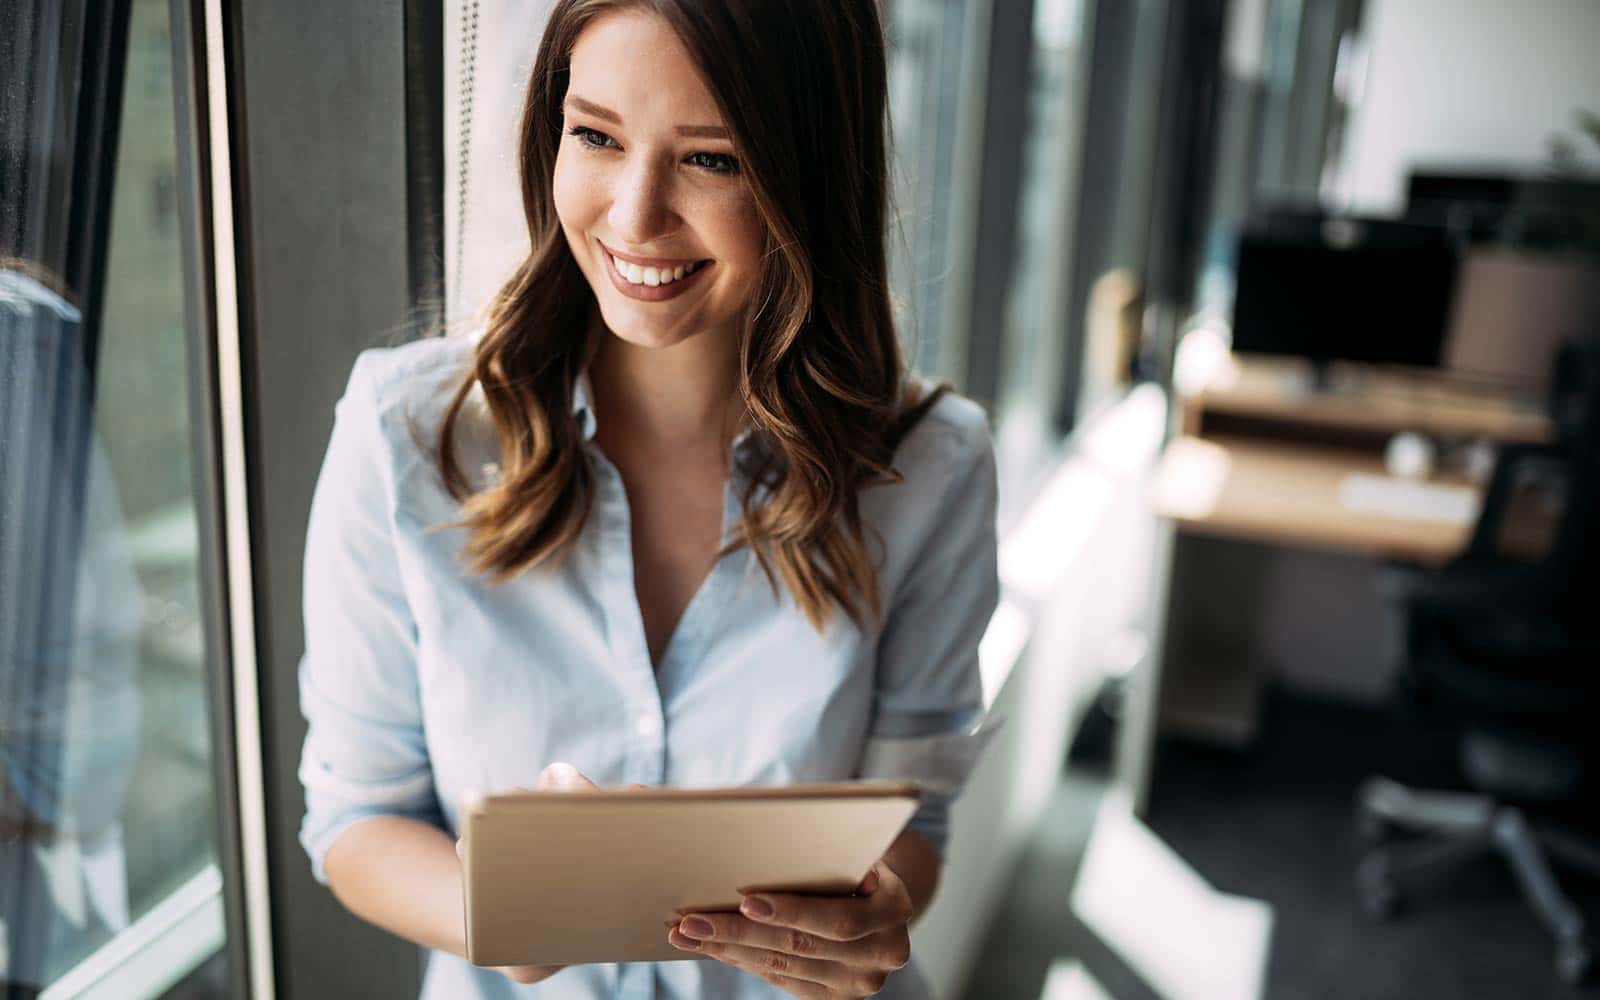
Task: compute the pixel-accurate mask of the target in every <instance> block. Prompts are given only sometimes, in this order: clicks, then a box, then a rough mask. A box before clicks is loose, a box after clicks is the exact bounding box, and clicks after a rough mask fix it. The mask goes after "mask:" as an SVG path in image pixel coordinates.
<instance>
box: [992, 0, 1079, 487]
mask: <svg viewBox="0 0 1600 1000" xmlns="http://www.w3.org/2000/svg"><path fill="white" fill-rule="evenodd" d="M1093 6H1094V5H1093V4H1092V3H1085V2H1084V0H1037V2H1036V4H1035V6H1034V8H1033V25H1032V36H1033V37H1032V45H1033V55H1032V59H1031V72H1030V75H1029V82H1028V90H1027V93H1026V94H1023V95H1020V97H1021V99H1022V100H1023V101H1024V102H1025V103H1026V106H1027V130H1026V132H1025V134H1024V138H1023V161H1022V177H1021V185H1020V191H1019V193H1018V197H1017V204H1016V214H1017V226H1016V250H1015V252H1014V253H1013V254H1012V257H1011V259H1012V261H1013V264H1012V269H1011V274H1010V280H1009V287H1008V289H1007V292H1006V304H1005V321H1004V330H1005V332H1004V341H1003V345H1004V350H1003V368H1002V375H1001V384H1000V393H999V401H1000V412H999V413H998V415H997V416H998V420H997V423H998V425H999V434H1000V442H999V443H1000V454H1001V456H1002V460H1003V473H1004V474H1005V475H1007V476H1008V481H1007V482H1006V485H1008V486H1011V487H1012V491H1011V492H1013V493H1026V492H1027V489H1026V485H1025V483H1024V482H1019V481H1012V480H1014V479H1015V478H1016V477H1023V478H1027V477H1031V476H1033V475H1035V474H1037V473H1038V472H1039V471H1040V470H1041V469H1042V468H1044V467H1046V465H1047V463H1046V462H1045V461H1044V458H1045V456H1046V452H1047V450H1048V449H1049V448H1050V447H1051V446H1052V445H1053V444H1054V441H1055V438H1056V430H1055V426H1054V425H1055V412H1054V410H1055V405H1056V400H1057V398H1058V396H1059V393H1060V388H1059V386H1060V382H1061V374H1062V369H1063V365H1064V361H1063V359H1062V352H1063V351H1064V350H1066V348H1067V345H1068V343H1069V342H1070V341H1069V338H1068V335H1067V327H1068V325H1069V324H1074V323H1076V322H1077V320H1078V318H1077V317H1073V316H1070V315H1068V313H1067V308H1066V296H1065V294H1064V293H1065V291H1066V289H1067V286H1068V282H1069V279H1070V277H1071V275H1072V273H1073V254H1074V249H1075V246H1076V235H1077V225H1076V215H1077V206H1078V178H1079V166H1080V164H1081V162H1082V158H1083V152H1082V113H1083V108H1084V90H1085V87H1086V83H1087V80H1088V68H1087V61H1088V46H1086V45H1085V44H1084V36H1085V27H1086V24H1087V20H1088V17H1089V15H1090V14H1091V13H1092V9H1093Z"/></svg>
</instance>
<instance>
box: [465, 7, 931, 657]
mask: <svg viewBox="0 0 1600 1000" xmlns="http://www.w3.org/2000/svg"><path fill="white" fill-rule="evenodd" d="M620 8H640V9H643V10H646V11H649V12H652V13H654V14H656V15H657V16H659V17H661V18H663V19H664V20H665V21H666V22H667V23H668V24H669V25H670V26H671V27H672V29H673V30H674V32H675V33H676V34H677V35H678V37H679V38H680V39H681V40H682V41H683V43H684V45H685V47H686V48H687V49H688V51H689V53H690V55H691V56H692V57H693V58H694V60H695V61H696V63H697V64H698V66H699V68H700V71H701V73H702V74H703V75H704V77H705V79H706V82H707V84H708V86H709V88H710V90H711V92H712V94H713V95H715V97H716V100H717V103H718V106H719V108H720V110H721V112H722V116H723V119H724V121H725V123H726V124H727V126H728V129H729V132H730V134H731V136H732V139H733V146H734V150H735V155H736V156H737V157H738V158H739V160H740V163H741V165H742V171H741V172H742V174H743V176H744V178H745V182H746V183H747V184H749V186H750V189H751V191H752V193H753V196H754V201H755V203H756V206H757V209H758V212H759V214H760V216H761V218H762V220H763V221H764V223H765V229H766V236H765V246H764V252H763V254H762V265H761V269H760V274H759V277H758V279H757V287H756V288H755V289H754V292H753V295H752V297H751V306H750V310H749V313H748V317H749V318H748V323H747V326H746V328H745V330H744V331H743V333H742V335H741V342H740V348H739V383H738V386H739V393H740V396H741V398H742V401H743V403H744V405H745V407H746V408H747V410H748V414H749V419H750V421H751V425H752V427H753V428H754V430H755V431H756V433H758V434H759V435H760V437H759V440H760V442H761V444H762V445H763V447H762V448H760V449H758V455H759V458H758V459H757V461H756V462H755V464H754V467H753V468H751V469H750V470H749V472H750V475H749V478H748V480H747V484H748V485H747V488H746V490H745V492H744V495H743V498H742V503H743V512H742V516H741V517H740V520H739V522H738V525H737V527H736V529H735V533H734V537H733V538H732V539H731V540H730V541H729V543H728V545H727V546H726V548H725V549H724V550H723V552H722V553H721V554H723V555H725V554H727V553H728V552H730V551H733V550H736V549H738V548H741V547H744V546H748V547H749V548H750V549H751V551H752V552H753V553H754V555H755V557H756V559H757V560H758V561H759V563H760V565H761V567H762V569H763V570H764V571H765V573H766V575H767V578H768V580H769V581H770V582H771V583H772V585H773V587H774V589H775V590H776V588H777V586H778V581H779V580H780V579H781V581H782V583H783V584H784V585H785V586H786V587H787V588H788V590H789V591H790V593H791V594H792V595H793V597H794V600H795V602H796V604H797V605H798V607H799V608H800V610H801V611H802V613H804V614H805V616H806V618H807V619H808V620H809V621H810V622H811V624H812V625H813V626H814V627H815V628H817V629H818V630H819V631H820V630H822V629H823V628H824V627H826V625H827V624H828V622H829V621H830V620H831V618H832V614H833V610H834V608H835V607H838V608H840V609H842V610H843V611H844V612H845V614H846V615H848V616H849V617H850V618H851V620H852V621H854V622H856V623H857V624H861V623H862V621H863V619H865V618H870V619H872V620H873V621H880V620H881V618H882V611H883V607H882V604H883V602H882V597H881V595H880V593H879V590H878V575H877V569H876V567H875V565H874V560H873V558H872V556H871V554H870V552H869V548H868V544H867V538H866V526H865V524H864V522H863V521H862V518H861V513H860V507H859V503H858V493H859V491H860V490H861V489H862V488H863V487H864V486H867V485H871V484H874V483H881V482H895V481H898V480H899V476H898V474H897V473H896V472H895V471H894V470H893V468H892V467H891V464H890V463H891V461H892V459H893V456H894V452H895V449H896V447H897V446H898V444H899V442H900V440H901V439H902V438H903V437H904V435H905V433H906V432H907V431H908V430H909V429H910V428H911V427H912V426H913V425H914V424H915V423H916V421H917V420H919V419H920V418H921V417H922V416H923V415H924V414H925V413H926V412H927V410H928V409H929V408H930V407H931V406H932V405H933V404H934V402H936V401H937V399H938V397H939V396H940V394H942V393H943V392H944V391H945V387H944V386H940V387H938V388H937V389H935V390H933V391H929V392H919V391H917V390H916V389H915V388H914V383H913V382H912V381H911V380H910V379H909V377H908V372H907V369H906V363H905V358H904V356H903V354H902V352H901V348H900V342H899V338H898V337H897V336H896V332H895V325H894V317H893V313H892V309H891V305H890V297H889V287H888V264H887V261H886V258H885V246H884V244H885V220H886V217H887V214H888V197H889V191H888V152H887V93H886V91H887V81H886V75H885V51H884V34H883V26H882V23H881V21H880V20H879V14H878V10H877V5H876V3H875V2H874V0H558V2H557V3H556V4H555V7H554V10H553V11H552V12H551V15H550V20H549V24H548V26H547V27H546V29H545V33H544V38H543V40H542V41H541V43H540V45H539V53H538V57H537V59H536V61H535V63H534V67H533V72H532V76H531V77H530V79H529V81H528V92H527V99H526V103H525V105H524V109H523V115H522V124H521V137H520V163H521V181H522V204H523V210H524V213H525V214H526V216H527V224H528V233H529V236H530V238H531V242H532V246H531V248H530V251H529V253H528V256H527V258H526V259H525V260H523V261H522V263H521V264H520V265H519V266H518V267H517V269H516V271H515V272H514V273H513V274H512V276H511V278H510V279H509V280H508V281H506V283H505V284H504V285H503V286H502V287H501V288H500V290H499V292H498V293H497V294H496V295H495V297H494V299H493V300H492V302H491V304H490V306H489V310H488V317H487V322H486V327H485V330H484V333H483V335H482V337H481V338H480V340H479V341H478V344H477V348H476V354H475V357H474V362H473V365H472V369H471V371H470V372H469V373H468V377H467V378H466V380H465V381H464V382H463V383H462V384H461V385H460V387H459V388H458V389H457V391H456V393H455V396H454V398H453V399H452V401H451V403H450V405H449V407H448V408H447V410H446V411H445V415H444V418H443V422H442V426H441V428H440V441H439V449H438V453H437V454H438V464H439V471H440V474H441V476H442V477H443V479H444V482H445V484H446V486H447V488H448V489H449V490H450V492H451V494H452V496H454V497H455V499H456V500H458V501H461V502H462V511H463V515H464V516H463V518H462V520H461V521H460V522H458V523H459V524H460V525H462V526H465V527H468V528H470V529H471V530H470V533H469V539H468V542H467V545H466V551H465V556H466V558H467V560H468V565H469V567H470V568H471V570H472V571H473V572H479V573H489V574H490V575H491V576H492V577H493V578H494V579H495V580H496V581H504V580H507V579H510V578H512V577H515V576H517V575H519V574H520V573H522V572H524V571H526V570H529V569H532V568H536V567H543V566H550V565H555V564H557V563H558V562H559V560H560V559H561V558H562V556H563V555H564V554H565V553H566V552H567V550H568V549H569V547H570V546H571V543H572V542H573V541H574V540H575V539H576V538H577V536H578V535H579V533H580V532H581V531H582V529H583V525H584V522H585V520H586V518H587V516H588V513H589V510H590V508H591V506H592V504H593V497H594V476H593V472H592V470H591V469H590V467H589V464H588V462H587V459H586V457H585V454H584V449H583V436H582V433H581V430H580V428H579V425H578V423H577V420H576V419H575V417H574V414H573V412H572V403H573V392H574V387H575V384H576V381H577V379H578V376H579V375H580V373H581V371H582V368H583V366H584V364H585V363H586V361H587V347H588V336H587V334H588V329H587V320H588V311H589V308H590V303H591V300H592V294H591V292H590V289H589V287H588V285H587V283H586V281H585V279H584V277H583V273H582V272H581V271H580V270H579V268H578V264H577V262H576V260H574V259H573V256H572V253H571V251H570V250H569V248H568V246H567V242H566V239H565V236H564V234H563V232H562V229H561V224H560V221H559V219H558V218H557V217H556V209H555V199H554V194H553V189H552V176H553V172H554V169H555V162H556V150H557V147H558V144H559V142H560V137H561V132H562V103H563V101H564V100H565V97H566V91H567V84H568V64H569V59H570V55H571V52H572V48H573V44H574V43H575V42H576V40H577V38H578V36H579V34H580V33H581V32H582V30H583V28H584V26H585V25H586V24H587V23H588V22H590V21H591V20H593V19H594V18H595V17H596V16H597V15H599V14H602V13H605V12H608V11H611V10H616V9H620ZM474 386H481V387H482V390H483V396H484V400H485V402H486V404H487V409H488V412H489V414H490V415H491V416H492V418H493V421H494V424H495V427H496V429H497V432H498V439H499V447H500V458H501V462H500V466H501V470H502V478H501V480H500V482H499V483H498V484H497V485H493V486H490V487H488V488H486V489H484V490H482V491H481V492H477V493H473V492H472V489H471V487H470V486H469V484H468V482H467V480H466V479H465V478H464V477H463V476H462V474H461V471H460V469H459V468H458V467H457V463H456V461H455V455H454V448H453V445H452V442H453V431H454V427H455V424H456V421H457V419H458V417H459V416H460V413H461V409H462V406H463V404H464V403H465V401H466V399H467V397H468V396H469V394H470V393H471V391H472V389H473V388H474Z"/></svg>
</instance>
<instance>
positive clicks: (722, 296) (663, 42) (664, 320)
mask: <svg viewBox="0 0 1600 1000" xmlns="http://www.w3.org/2000/svg"><path fill="white" fill-rule="evenodd" d="M564 113H565V120H564V122H563V128H562V136H561V145H560V148H559V150H558V152H557V154H556V166H555V204H556V214H557V215H558V216H559V217H560V219H561V228H562V230H563V231H564V232H565V233H566V237H567V245H568V246H569V247H571V248H572V255H573V256H574V257H575V258H577V261H578V266H579V267H580V268H582V269H583V274H584V277H585V278H587V279H588V280H589V287H590V288H592V289H594V295H595V299H596V301H598V302H599V304H600V312H601V315H602V317H603V318H604V320H605V324H606V326H607V327H608V328H609V329H610V330H611V331H612V332H613V333H614V334H616V335H617V336H618V337H621V338H622V339H623V340H626V341H628V342H630V343H633V344H638V345H640V346H643V347H670V346H672V345H673V344H678V343H682V342H683V341H684V340H686V339H688V338H689V337H693V336H696V335H708V336H714V337H736V336H737V335H738V332H739V325H740V321H741V319H742V318H743V316H744V310H745V307H746V305H747V303H748V301H749V299H750V294H751V290H752V289H753V288H754V287H755V281H756V274H757V267H758V265H759V262H760V256H761V245H762V234H763V226H762V224H761V221H760V218H759V217H758V215H757V212H756V206H755V199H754V198H753V196H752V195H751V193H750V191H749V189H748V188H747V186H746V184H745V181H744V178H743V176H742V174H741V173H740V170H741V166H740V164H739V163H737V162H736V161H735V160H734V158H733V143H732V142H731V140H730V138H729V135H728V132H727V130H726V127H725V125H724V123H723V121H722V116H721V114H720V113H719V112H718V110H717V105H716V101H714V100H713V99H712V96H711V92H710V91H709V90H708V89H707V88H706V85H705V83H704V82H703V81H702V80H701V78H700V72H699V70H698V69H697V68H696V66H695V64H694V61H693V60H692V59H691V58H690V56H689V53H688V52H687V51H686V50H685V49H684V47H683V44H682V43H681V42H680V41H679V40H678V36H677V35H676V34H674V33H673V31H672V29H671V28H670V27H669V26H668V25H667V23H666V22H665V21H663V20H661V19H660V18H659V17H656V16H655V15H652V14H648V13H644V12H640V11H620V12H616V13H612V14H607V15H604V16H602V17H599V18H596V19H595V20H594V21H593V22H591V23H590V24H589V25H588V27H586V28H585V29H584V30H583V32H582V34H580V35H579V36H578V40H577V42H576V43H575V44H574V46H573V49H572V62H571V76H570V79H569V83H568V87H567V96H566V103H565V107H564Z"/></svg>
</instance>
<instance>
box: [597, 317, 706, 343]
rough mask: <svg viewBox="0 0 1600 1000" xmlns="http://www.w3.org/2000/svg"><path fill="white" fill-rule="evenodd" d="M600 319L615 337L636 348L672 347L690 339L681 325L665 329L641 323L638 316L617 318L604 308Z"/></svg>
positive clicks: (653, 324)
mask: <svg viewBox="0 0 1600 1000" xmlns="http://www.w3.org/2000/svg"><path fill="white" fill-rule="evenodd" d="M600 318H601V319H603V320H605V324H606V329H607V330H610V331H611V333H612V335H613V336H615V337H616V338H617V339H618V340H622V341H626V342H627V343H629V344H633V345H634V346H635V347H655V348H661V347H672V346H673V345H675V344H679V343H682V342H683V341H684V340H686V339H688V338H687V336H686V335H685V334H684V333H683V327H682V325H681V324H675V325H673V326H671V327H663V326H660V325H658V324H655V323H647V322H641V321H640V319H639V317H637V316H626V315H624V316H617V315H615V314H614V312H613V311H612V310H608V309H604V308H602V309H601V310H600Z"/></svg>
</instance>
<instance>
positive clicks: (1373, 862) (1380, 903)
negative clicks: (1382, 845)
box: [1356, 855, 1401, 920]
mask: <svg viewBox="0 0 1600 1000" xmlns="http://www.w3.org/2000/svg"><path fill="white" fill-rule="evenodd" d="M1356 895H1357V897H1358V898H1359V899H1360V901H1361V908H1362V909H1363V910H1365V911H1367V915H1368V916H1370V917H1374V918H1376V919H1378V920H1387V919H1388V918H1390V917H1393V916H1395V915H1396V914H1397V913H1399V912H1400V909H1401V899H1400V888H1399V887H1398V886H1396V885H1395V884H1394V879H1393V878H1391V877H1390V876H1389V865H1388V863H1387V859H1385V858H1383V857H1381V856H1377V855H1373V856H1371V857H1368V858H1366V859H1364V860H1363V861H1362V862H1361V865H1360V866H1359V867H1358V868H1357V869H1356Z"/></svg>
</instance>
